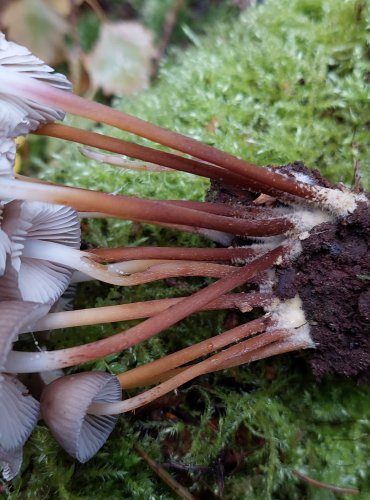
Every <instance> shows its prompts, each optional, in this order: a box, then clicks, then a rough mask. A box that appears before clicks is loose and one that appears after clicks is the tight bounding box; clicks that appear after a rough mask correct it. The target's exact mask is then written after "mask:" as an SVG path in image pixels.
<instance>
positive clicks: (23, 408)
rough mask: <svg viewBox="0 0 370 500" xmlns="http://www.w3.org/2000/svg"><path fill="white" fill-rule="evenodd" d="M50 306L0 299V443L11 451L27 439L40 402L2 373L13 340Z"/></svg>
mask: <svg viewBox="0 0 370 500" xmlns="http://www.w3.org/2000/svg"><path fill="white" fill-rule="evenodd" d="M48 309H49V307H48V306H45V305H44V304H37V303H34V302H21V301H3V302H0V317H1V324H0V401H1V405H0V447H1V448H2V449H3V450H4V451H13V450H15V449H16V448H19V447H21V446H23V444H24V443H25V441H26V440H27V439H28V436H29V435H30V433H31V431H32V429H33V427H34V425H35V424H36V422H37V418H38V414H39V403H38V401H36V400H35V399H34V398H33V397H32V396H30V395H29V394H28V390H27V388H26V387H25V386H24V385H23V384H22V383H21V382H20V381H19V380H17V379H16V378H15V377H14V376H12V375H10V374H8V373H4V372H5V363H6V360H7V357H8V354H9V351H10V350H11V347H12V344H13V342H14V341H15V340H16V339H17V336H18V333H19V331H20V330H22V329H24V328H30V327H32V325H33V324H34V323H35V322H36V321H37V320H38V319H39V318H40V317H42V316H43V315H44V314H45V313H46V312H47V311H48Z"/></svg>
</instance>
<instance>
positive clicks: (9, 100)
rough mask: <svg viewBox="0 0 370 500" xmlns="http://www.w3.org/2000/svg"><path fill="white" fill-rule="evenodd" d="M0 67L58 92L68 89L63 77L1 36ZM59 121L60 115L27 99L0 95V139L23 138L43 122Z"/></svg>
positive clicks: (68, 85) (62, 116) (48, 107)
mask: <svg viewBox="0 0 370 500" xmlns="http://www.w3.org/2000/svg"><path fill="white" fill-rule="evenodd" d="M0 67H1V68H3V69H8V70H9V71H13V72H14V73H21V74H22V75H25V76H28V77H31V78H35V79H36V80H41V81H43V82H45V83H48V84H50V85H52V86H54V87H57V88H59V89H62V90H71V84H70V82H69V81H68V80H67V78H66V77H65V76H64V75H61V74H59V73H54V70H53V68H51V67H50V66H47V65H46V64H45V63H44V62H43V61H41V59H38V58H37V57H36V56H34V55H33V54H31V52H30V51H29V50H28V49H27V48H26V47H22V46H21V45H18V44H17V43H14V42H8V41H7V40H6V39H5V36H4V34H3V33H0ZM63 118H64V113H63V112H62V111H60V110H58V109H53V108H52V107H50V106H45V105H44V104H40V103H37V102H35V101H32V100H31V99H23V98H20V97H17V96H14V95H9V94H6V93H0V136H5V137H17V136H18V135H26V134H28V133H29V132H30V131H31V130H36V129H37V128H39V127H40V126H41V125H43V124H45V123H47V122H50V121H55V120H63Z"/></svg>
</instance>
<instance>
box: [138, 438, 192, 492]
mask: <svg viewBox="0 0 370 500" xmlns="http://www.w3.org/2000/svg"><path fill="white" fill-rule="evenodd" d="M135 450H136V452H137V453H138V455H140V456H141V458H143V459H144V460H145V462H146V463H147V464H148V465H149V467H150V468H151V469H153V470H154V472H155V473H156V474H157V475H158V476H159V477H160V478H161V479H162V481H164V482H165V483H166V484H167V485H168V486H169V487H170V488H171V489H172V490H173V491H174V492H175V493H176V494H177V495H178V496H179V497H180V498H184V499H185V500H195V497H194V496H193V495H192V494H191V493H190V492H189V491H188V490H187V489H186V488H184V487H183V486H182V485H181V484H180V483H178V482H177V481H176V479H174V478H173V477H172V476H171V475H170V474H169V473H168V472H167V471H166V470H165V469H164V468H163V467H162V466H161V465H159V463H158V462H156V461H155V460H153V459H152V458H150V456H149V455H148V454H147V453H145V451H144V450H143V449H142V448H140V447H139V446H135Z"/></svg>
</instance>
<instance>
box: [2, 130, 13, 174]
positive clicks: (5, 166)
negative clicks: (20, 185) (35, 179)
mask: <svg viewBox="0 0 370 500" xmlns="http://www.w3.org/2000/svg"><path fill="white" fill-rule="evenodd" d="M15 157H16V145H15V142H14V140H13V139H9V138H7V137H1V138H0V178H1V177H3V176H6V177H13V166H14V163H15Z"/></svg>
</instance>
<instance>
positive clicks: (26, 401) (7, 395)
mask: <svg viewBox="0 0 370 500" xmlns="http://www.w3.org/2000/svg"><path fill="white" fill-rule="evenodd" d="M0 401H1V405H0V447H1V448H2V449H3V450H5V451H12V450H15V449H17V448H19V447H21V446H23V444H24V443H25V442H26V441H27V439H28V437H29V435H30V434H31V432H32V429H33V428H34V426H35V425H36V422H37V419H38V416H39V408H40V405H39V402H38V401H36V399H34V398H33V397H32V396H31V395H30V394H29V393H28V389H27V387H26V386H25V385H23V384H22V383H21V382H20V381H19V380H17V379H16V378H15V377H13V376H11V375H6V374H5V373H0Z"/></svg>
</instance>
